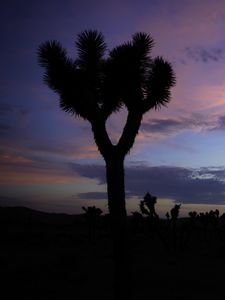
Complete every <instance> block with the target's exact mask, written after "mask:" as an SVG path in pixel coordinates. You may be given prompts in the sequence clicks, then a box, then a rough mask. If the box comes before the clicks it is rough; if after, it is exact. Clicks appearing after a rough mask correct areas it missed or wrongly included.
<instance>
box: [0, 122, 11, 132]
mask: <svg viewBox="0 0 225 300" xmlns="http://www.w3.org/2000/svg"><path fill="white" fill-rule="evenodd" d="M10 129H11V127H10V126H9V125H5V124H1V123H0V134H4V133H6V132H8V131H9V130H10Z"/></svg>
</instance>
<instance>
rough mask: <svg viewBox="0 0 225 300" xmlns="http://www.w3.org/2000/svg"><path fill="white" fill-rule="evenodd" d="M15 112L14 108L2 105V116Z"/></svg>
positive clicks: (0, 104)
mask: <svg viewBox="0 0 225 300" xmlns="http://www.w3.org/2000/svg"><path fill="white" fill-rule="evenodd" d="M12 111H13V106H12V105H10V104H7V103H0V115H4V114H6V113H10V112H12Z"/></svg>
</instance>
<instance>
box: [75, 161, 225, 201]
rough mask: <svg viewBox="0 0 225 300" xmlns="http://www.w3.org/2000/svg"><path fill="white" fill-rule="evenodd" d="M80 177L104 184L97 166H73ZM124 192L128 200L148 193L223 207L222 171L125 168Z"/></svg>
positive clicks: (224, 174) (224, 175)
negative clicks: (125, 191)
mask: <svg viewBox="0 0 225 300" xmlns="http://www.w3.org/2000/svg"><path fill="white" fill-rule="evenodd" d="M72 168H73V170H76V172H78V173H79V174H80V175H82V176H84V177H88V178H91V179H97V180H98V181H99V184H105V183H106V179H105V168H104V166H100V165H79V164H73V165H72ZM125 181H126V190H127V193H128V196H129V197H132V196H138V197H143V195H144V194H145V193H146V192H147V191H149V192H150V193H152V194H154V195H156V196H158V197H161V198H169V199H173V200H176V201H179V202H182V203H204V204H206V203H215V204H221V203H225V184H224V183H225V169H223V168H220V169H218V168H201V169H188V168H180V167H163V166H162V167H147V166H136V167H135V166H128V167H127V168H126V176H125ZM79 196H80V197H82V198H85V196H87V197H88V198H92V199H93V198H94V199H100V198H102V197H103V194H99V193H97V194H96V193H91V194H87V193H86V194H84V196H81V195H79Z"/></svg>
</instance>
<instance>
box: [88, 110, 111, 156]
mask: <svg viewBox="0 0 225 300" xmlns="http://www.w3.org/2000/svg"><path fill="white" fill-rule="evenodd" d="M89 122H90V123H91V126H92V131H93V134H94V140H95V143H96V145H97V147H98V150H99V152H100V153H101V155H102V156H103V158H104V159H105V160H107V159H108V158H109V157H110V156H111V154H112V151H113V149H114V147H115V146H114V145H113V144H112V143H111V140H110V138H109V136H108V133H107V131H106V127H105V120H104V118H102V116H101V115H100V114H98V115H96V116H95V118H93V119H91V120H89Z"/></svg>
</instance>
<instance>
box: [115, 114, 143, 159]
mask: <svg viewBox="0 0 225 300" xmlns="http://www.w3.org/2000/svg"><path fill="white" fill-rule="evenodd" d="M142 116H143V113H142V112H140V111H129V113H128V116H127V122H126V125H125V126H124V129H123V133H122V135H121V138H120V140H119V142H118V144H117V146H116V147H117V151H118V153H119V154H120V155H122V156H125V155H126V154H127V153H128V152H129V151H130V149H131V148H132V146H133V144H134V141H135V137H136V135H137V134H138V130H139V128H140V125H141V120H142Z"/></svg>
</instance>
